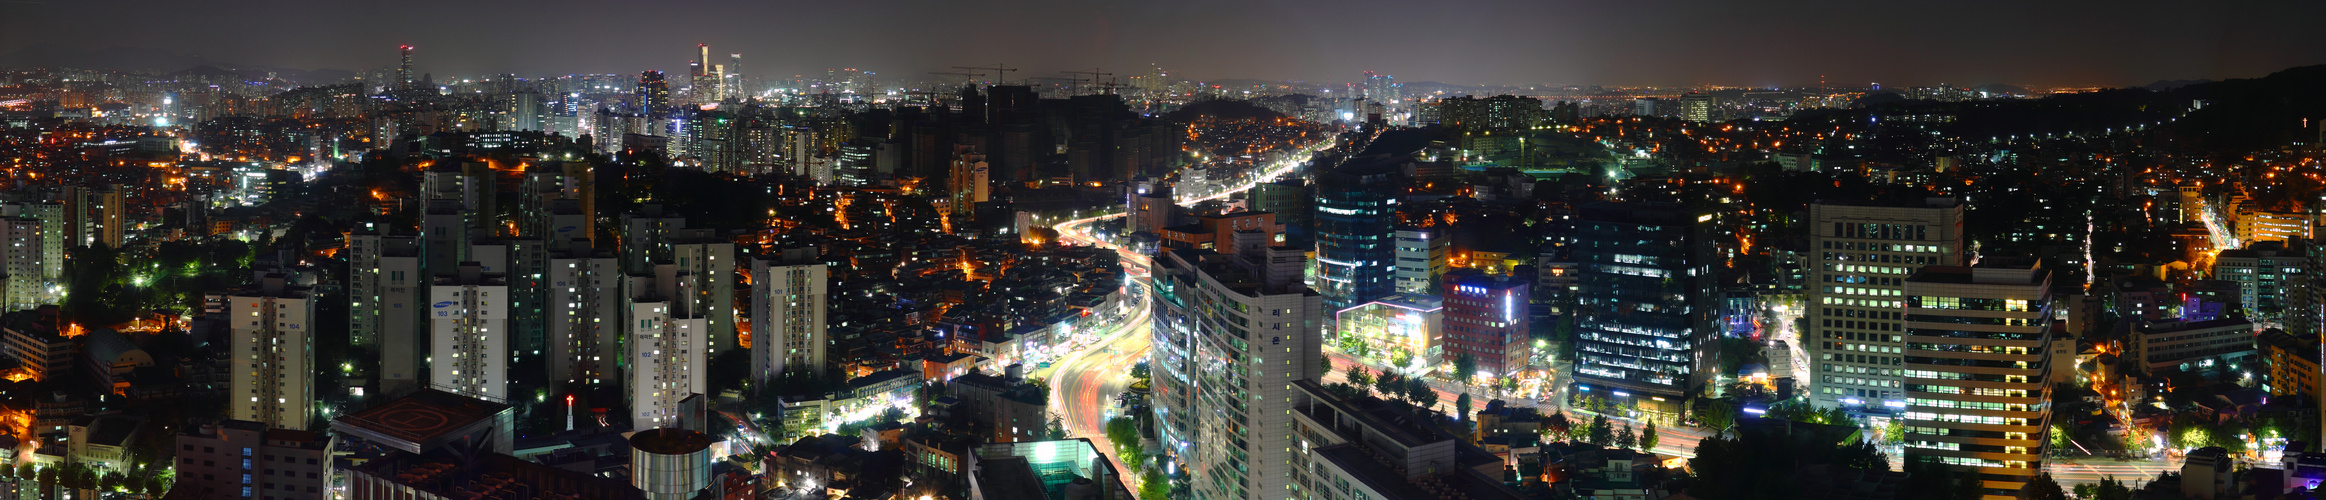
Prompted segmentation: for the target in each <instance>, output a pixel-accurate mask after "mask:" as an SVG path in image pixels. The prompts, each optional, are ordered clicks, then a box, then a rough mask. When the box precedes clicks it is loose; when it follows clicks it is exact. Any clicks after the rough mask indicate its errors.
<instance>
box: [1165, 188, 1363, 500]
mask: <svg viewBox="0 0 2326 500" xmlns="http://www.w3.org/2000/svg"><path fill="white" fill-rule="evenodd" d="M1250 234H1253V235H1254V236H1253V237H1249V238H1241V239H1239V241H1238V245H1237V248H1236V249H1233V250H1232V251H1233V253H1221V252H1215V251H1212V250H1167V251H1164V252H1163V253H1162V254H1160V255H1158V256H1156V258H1155V264H1156V268H1155V285H1156V288H1155V289H1156V292H1155V293H1154V294H1153V296H1152V297H1153V298H1152V300H1153V301H1154V305H1155V317H1154V336H1155V348H1154V350H1153V351H1152V352H1151V353H1149V363H1150V366H1154V367H1157V368H1155V401H1156V403H1155V409H1154V411H1155V423H1156V437H1157V440H1158V441H1160V442H1162V443H1163V447H1164V449H1165V451H1167V452H1169V453H1170V454H1171V455H1172V456H1173V457H1175V458H1176V459H1177V460H1178V462H1179V464H1178V465H1179V467H1178V468H1179V469H1180V470H1184V471H1187V473H1188V474H1189V476H1190V479H1192V481H1191V484H1193V485H1194V489H1195V494H1194V496H1193V497H1194V498H1201V499H1237V500H1258V499H1262V498H1284V495H1286V493H1285V492H1286V491H1287V490H1288V489H1290V488H1291V487H1292V484H1293V472H1294V470H1295V468H1296V467H1297V466H1296V465H1295V464H1294V463H1293V458H1294V457H1295V456H1296V455H1295V454H1294V453H1295V451H1296V450H1300V444H1299V442H1298V441H1297V440H1296V439H1295V437H1296V436H1295V435H1294V433H1293V432H1292V429H1291V428H1290V427H1289V425H1288V424H1287V423H1286V420H1285V419H1286V417H1285V415H1286V414H1288V413H1289V412H1291V411H1292V410H1293V409H1294V408H1295V400H1296V399H1303V398H1297V396H1299V395H1300V393H1299V392H1298V391H1296V390H1294V389H1293V383H1294V382H1298V381H1301V380H1306V379H1311V378H1315V377H1317V376H1318V375H1320V374H1321V373H1322V370H1323V367H1322V366H1321V365H1320V362H1319V361H1318V357H1319V355H1320V354H1321V353H1322V351H1320V350H1319V349H1320V345H1319V344H1321V343H1322V340H1321V336H1320V335H1319V334H1320V332H1321V331H1322V330H1321V327H1322V322H1323V318H1324V310H1325V309H1324V307H1325V306H1324V302H1323V298H1322V297H1320V296H1318V295H1317V294H1316V292H1314V291H1310V290H1308V289H1307V288H1306V287H1304V286H1302V285H1301V277H1300V276H1301V267H1302V266H1303V265H1304V264H1305V263H1306V259H1305V258H1304V257H1303V256H1302V255H1301V254H1302V252H1301V251H1300V249H1295V248H1291V247H1281V246H1278V247H1269V246H1265V245H1269V244H1272V242H1269V241H1266V240H1268V238H1262V237H1260V234H1259V233H1257V232H1254V233H1250Z"/></svg>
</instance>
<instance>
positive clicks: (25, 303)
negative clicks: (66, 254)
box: [0, 217, 64, 311]
mask: <svg viewBox="0 0 2326 500" xmlns="http://www.w3.org/2000/svg"><path fill="white" fill-rule="evenodd" d="M41 226H42V224H41V220H40V219H35V218H31V217H0V244H5V245H7V246H8V248H7V249H6V252H4V253H0V273H6V274H4V275H0V279H5V280H6V281H7V294H8V295H7V297H6V299H7V300H6V303H7V304H8V310H9V311H22V310H26V309H33V308H37V307H40V305H41V304H43V303H46V302H48V286H47V283H48V280H47V279H45V278H43V277H42V274H43V273H45V272H46V268H47V267H48V266H49V265H50V264H51V263H50V262H48V261H46V260H45V259H44V258H45V257H46V256H45V255H42V252H41V247H42V246H43V244H42V241H41V239H42V238H43V237H44V236H45V235H44V234H43V231H42V229H41ZM53 264H55V265H56V266H57V267H64V263H63V262H56V263H53Z"/></svg>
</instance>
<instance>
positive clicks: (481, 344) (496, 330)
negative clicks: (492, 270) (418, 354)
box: [428, 262, 510, 401]
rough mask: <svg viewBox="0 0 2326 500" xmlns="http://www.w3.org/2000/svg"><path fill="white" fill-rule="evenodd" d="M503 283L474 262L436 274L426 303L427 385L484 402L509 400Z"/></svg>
mask: <svg viewBox="0 0 2326 500" xmlns="http://www.w3.org/2000/svg"><path fill="white" fill-rule="evenodd" d="M509 300H510V297H509V283H508V281H507V277H506V276H504V275H501V274H488V273H486V272H485V271H484V268H483V266H480V265H478V264H477V263H475V262H464V263H461V265H460V268H459V273H458V274H454V275H450V276H437V277H436V280H435V285H434V286H432V287H430V290H429V302H428V304H429V305H428V325H429V337H430V339H431V340H432V342H430V343H429V349H428V358H429V363H428V367H429V369H428V371H429V385H430V386H432V387H434V388H436V389H437V390H441V391H445V392H450V393H454V394H459V395H462V396H468V397H473V398H477V399H484V400H488V401H508V400H509V316H510V315H509Z"/></svg>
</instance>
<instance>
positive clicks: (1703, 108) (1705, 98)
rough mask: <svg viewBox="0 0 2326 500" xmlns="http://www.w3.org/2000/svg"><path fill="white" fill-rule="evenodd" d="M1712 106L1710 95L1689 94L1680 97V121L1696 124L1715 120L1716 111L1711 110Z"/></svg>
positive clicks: (1700, 93)
mask: <svg viewBox="0 0 2326 500" xmlns="http://www.w3.org/2000/svg"><path fill="white" fill-rule="evenodd" d="M1713 104H1714V103H1713V100H1712V94H1706V93H1702V92H1689V93H1688V94H1687V95H1683V96H1680V119H1682V120H1687V121H1691V122H1696V123H1706V122H1710V121H1712V120H1713V119H1714V118H1717V117H1716V116H1714V115H1715V114H1716V113H1715V111H1717V110H1714V109H1713Z"/></svg>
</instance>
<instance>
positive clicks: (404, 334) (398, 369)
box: [347, 228, 428, 394]
mask: <svg viewBox="0 0 2326 500" xmlns="http://www.w3.org/2000/svg"><path fill="white" fill-rule="evenodd" d="M347 252H348V256H347V267H348V290H347V295H348V302H349V307H348V317H347V323H348V325H347V326H348V328H347V334H348V337H349V342H350V343H351V344H353V345H355V346H358V347H367V348H372V349H374V350H376V351H378V352H379V355H380V368H379V373H377V374H376V376H377V377H379V381H380V390H381V391H383V392H387V393H389V394H397V393H400V392H402V391H404V390H406V389H413V388H417V387H419V386H420V374H421V372H420V357H421V356H423V354H421V353H420V346H421V337H422V336H421V335H420V334H421V333H422V330H421V329H422V328H425V327H424V326H422V323H421V322H420V318H421V315H422V314H425V311H423V310H422V309H424V308H425V307H426V303H425V302H421V300H422V299H424V298H426V297H424V296H422V294H421V292H422V291H423V290H425V289H426V288H425V287H426V286H428V285H427V284H428V280H427V279H426V278H427V275H426V274H425V273H422V272H421V271H420V241H419V239H418V238H414V237H411V236H388V235H385V234H381V232H380V231H378V230H376V229H373V228H362V229H357V230H356V231H355V232H354V233H351V234H349V235H348V236H347Z"/></svg>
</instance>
